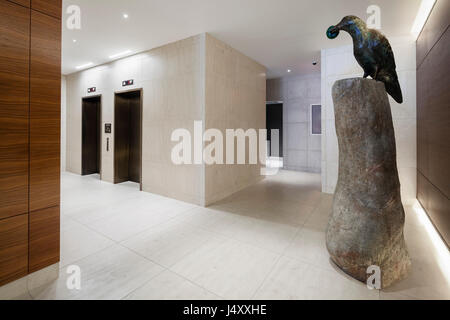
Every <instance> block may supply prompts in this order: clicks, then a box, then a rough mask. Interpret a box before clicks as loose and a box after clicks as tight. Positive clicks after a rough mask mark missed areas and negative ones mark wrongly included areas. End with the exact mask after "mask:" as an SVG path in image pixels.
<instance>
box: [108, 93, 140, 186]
mask: <svg viewBox="0 0 450 320" xmlns="http://www.w3.org/2000/svg"><path fill="white" fill-rule="evenodd" d="M141 119H142V90H137V91H128V92H122V93H116V95H115V107H114V183H121V182H125V181H132V182H136V183H141V172H142V156H141V154H142V120H141ZM141 189H142V188H141Z"/></svg>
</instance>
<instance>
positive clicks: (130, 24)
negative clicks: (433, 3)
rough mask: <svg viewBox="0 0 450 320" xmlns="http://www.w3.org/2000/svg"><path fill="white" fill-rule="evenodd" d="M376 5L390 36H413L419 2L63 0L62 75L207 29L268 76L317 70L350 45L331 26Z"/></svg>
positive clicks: (348, 0)
mask: <svg viewBox="0 0 450 320" xmlns="http://www.w3.org/2000/svg"><path fill="white" fill-rule="evenodd" d="M72 4H75V5H78V6H79V7H80V9H81V29H80V30H69V29H68V28H67V27H66V19H67V18H68V17H69V15H68V14H65V12H66V8H67V6H69V5H72ZM372 4H376V5H378V6H379V7H380V8H381V30H382V32H383V33H384V34H385V35H386V36H388V38H393V37H404V36H411V35H410V30H411V26H412V24H413V22H414V19H415V16H416V14H417V11H418V8H419V5H420V0H395V1H393V0H121V1H119V0H63V6H64V11H63V18H64V20H63V35H62V36H63V45H62V51H63V53H62V56H63V57H62V72H63V74H70V73H73V72H76V71H78V70H77V69H76V68H75V67H76V66H79V65H83V64H86V63H88V62H92V63H93V64H94V65H99V64H103V63H106V62H109V61H111V60H112V59H111V58H109V57H110V56H111V55H114V54H116V53H119V52H124V51H126V50H131V52H132V53H138V52H141V51H145V50H149V49H151V48H155V47H158V46H161V45H164V44H167V43H170V42H173V41H176V40H181V39H184V38H187V37H189V36H192V35H196V34H199V33H202V32H208V33H210V34H211V35H213V36H214V37H216V38H218V39H220V40H222V41H224V42H226V43H227V44H229V45H231V46H232V47H233V48H235V49H237V50H239V51H240V52H242V53H244V54H246V55H247V56H249V57H251V58H253V59H254V60H256V61H258V62H259V63H261V64H263V65H265V66H266V67H267V69H268V73H267V76H268V78H274V77H280V76H284V75H286V74H287V69H290V70H292V73H291V74H299V73H314V72H319V71H320V49H322V48H329V47H335V46H339V45H344V44H350V43H351V39H350V37H349V36H348V35H345V36H340V37H338V38H337V39H334V40H329V39H327V38H326V36H325V31H326V29H327V28H328V27H329V26H330V25H332V24H336V23H338V22H339V21H340V19H341V18H342V17H343V16H345V15H348V14H353V15H357V16H359V17H360V18H362V19H364V20H366V19H367V17H368V14H367V13H366V10H367V7H368V6H369V5H372ZM124 13H127V14H128V19H125V18H124V17H123V14H124ZM74 39H75V40H76V42H74V41H73V40H74ZM315 60H317V61H319V64H318V65H317V66H313V65H312V62H313V61H315Z"/></svg>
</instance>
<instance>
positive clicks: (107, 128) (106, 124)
mask: <svg viewBox="0 0 450 320" xmlns="http://www.w3.org/2000/svg"><path fill="white" fill-rule="evenodd" d="M105 133H111V123H105Z"/></svg>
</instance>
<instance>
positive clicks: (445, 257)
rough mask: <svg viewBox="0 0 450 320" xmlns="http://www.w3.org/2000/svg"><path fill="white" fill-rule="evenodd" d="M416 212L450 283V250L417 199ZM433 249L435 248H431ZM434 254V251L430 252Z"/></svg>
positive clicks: (440, 266) (414, 207)
mask: <svg viewBox="0 0 450 320" xmlns="http://www.w3.org/2000/svg"><path fill="white" fill-rule="evenodd" d="M413 209H414V212H415V213H416V214H417V216H418V218H419V221H420V223H421V224H422V226H423V227H424V228H425V231H426V233H427V235H428V238H429V239H430V241H431V243H432V244H433V247H434V250H433V251H434V252H435V253H436V257H435V258H436V262H437V264H438V266H439V269H441V272H442V274H443V275H444V277H445V278H446V280H447V283H448V284H449V285H450V251H449V250H448V248H447V246H446V245H445V243H444V241H443V240H442V238H441V236H440V235H439V234H438V232H437V230H436V228H435V227H434V225H433V223H431V221H430V218H429V217H428V215H427V214H426V212H425V210H424V209H423V208H422V206H421V205H420V203H419V201H417V200H416V201H415V203H414V205H413ZM430 249H433V248H430ZM430 253H431V254H433V252H430Z"/></svg>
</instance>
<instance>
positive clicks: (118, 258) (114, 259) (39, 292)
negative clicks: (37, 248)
mask: <svg viewBox="0 0 450 320" xmlns="http://www.w3.org/2000/svg"><path fill="white" fill-rule="evenodd" d="M75 264H76V265H78V266H79V267H80V270H81V289H80V290H76V289H68V287H67V280H68V277H70V276H71V275H69V274H67V273H66V270H63V269H62V270H61V272H60V276H59V278H58V280H56V281H54V282H53V283H52V284H50V285H48V286H45V287H42V288H39V289H36V290H33V291H32V292H30V293H31V295H32V296H33V298H34V299H89V300H91V299H121V298H124V297H125V296H126V295H128V294H129V293H131V292H132V291H134V290H136V289H137V288H139V287H140V286H142V285H143V284H144V283H146V282H147V281H149V280H150V279H152V278H153V277H155V276H156V275H158V274H159V273H161V272H162V271H163V270H164V269H163V268H162V267H160V266H158V265H156V264H154V263H152V262H150V261H148V260H146V259H144V258H143V257H141V256H139V255H137V254H135V253H133V252H131V251H129V250H128V249H125V248H123V247H121V246H119V245H112V246H110V247H108V248H107V249H104V250H102V251H100V252H98V253H96V254H95V255H90V256H88V257H86V258H84V259H81V260H79V261H77V262H76V263H75Z"/></svg>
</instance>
